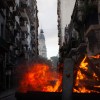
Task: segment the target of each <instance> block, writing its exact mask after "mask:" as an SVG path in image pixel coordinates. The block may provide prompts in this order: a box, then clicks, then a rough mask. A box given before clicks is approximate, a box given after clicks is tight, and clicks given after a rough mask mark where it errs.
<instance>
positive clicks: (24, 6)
mask: <svg viewBox="0 0 100 100" xmlns="http://www.w3.org/2000/svg"><path fill="white" fill-rule="evenodd" d="M20 7H22V8H26V7H28V0H27V1H26V0H21V2H20Z"/></svg>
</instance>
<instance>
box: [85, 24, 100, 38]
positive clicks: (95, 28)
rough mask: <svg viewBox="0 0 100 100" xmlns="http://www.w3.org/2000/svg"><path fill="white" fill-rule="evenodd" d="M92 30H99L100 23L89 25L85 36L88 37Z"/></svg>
mask: <svg viewBox="0 0 100 100" xmlns="http://www.w3.org/2000/svg"><path fill="white" fill-rule="evenodd" d="M93 31H100V25H90V27H89V28H88V29H87V31H86V33H85V34H84V35H85V37H88V36H89V35H90V34H92V33H93ZM94 34H95V32H94Z"/></svg>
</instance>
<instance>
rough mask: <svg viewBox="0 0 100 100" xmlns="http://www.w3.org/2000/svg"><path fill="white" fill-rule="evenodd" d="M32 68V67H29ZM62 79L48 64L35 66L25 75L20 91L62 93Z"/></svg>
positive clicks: (20, 83) (20, 84) (21, 81)
mask: <svg viewBox="0 0 100 100" xmlns="http://www.w3.org/2000/svg"><path fill="white" fill-rule="evenodd" d="M29 67H30V66H29ZM61 82H62V77H61V75H60V74H58V73H57V72H54V71H51V69H50V66H48V65H46V64H35V65H33V66H31V67H30V69H29V70H28V71H27V72H26V73H25V74H24V75H23V77H22V79H21V80H20V82H19V87H18V91H20V92H27V91H41V92H42V91H43V92H61V89H60V90H59V87H60V85H61Z"/></svg>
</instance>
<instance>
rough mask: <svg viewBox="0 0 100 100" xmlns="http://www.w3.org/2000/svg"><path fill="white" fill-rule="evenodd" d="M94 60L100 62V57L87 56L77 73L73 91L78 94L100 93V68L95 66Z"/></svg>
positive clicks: (97, 65)
mask: <svg viewBox="0 0 100 100" xmlns="http://www.w3.org/2000/svg"><path fill="white" fill-rule="evenodd" d="M94 60H99V61H98V62H99V64H100V55H97V56H90V57H88V56H85V57H84V59H83V60H82V62H81V63H80V66H79V68H78V71H77V76H76V81H75V84H74V89H73V91H74V92H76V93H100V67H99V64H94V63H93V61H94Z"/></svg>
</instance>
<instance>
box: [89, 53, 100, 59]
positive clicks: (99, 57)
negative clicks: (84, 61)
mask: <svg viewBox="0 0 100 100" xmlns="http://www.w3.org/2000/svg"><path fill="white" fill-rule="evenodd" d="M90 58H95V59H100V55H99V54H98V55H96V56H90Z"/></svg>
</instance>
